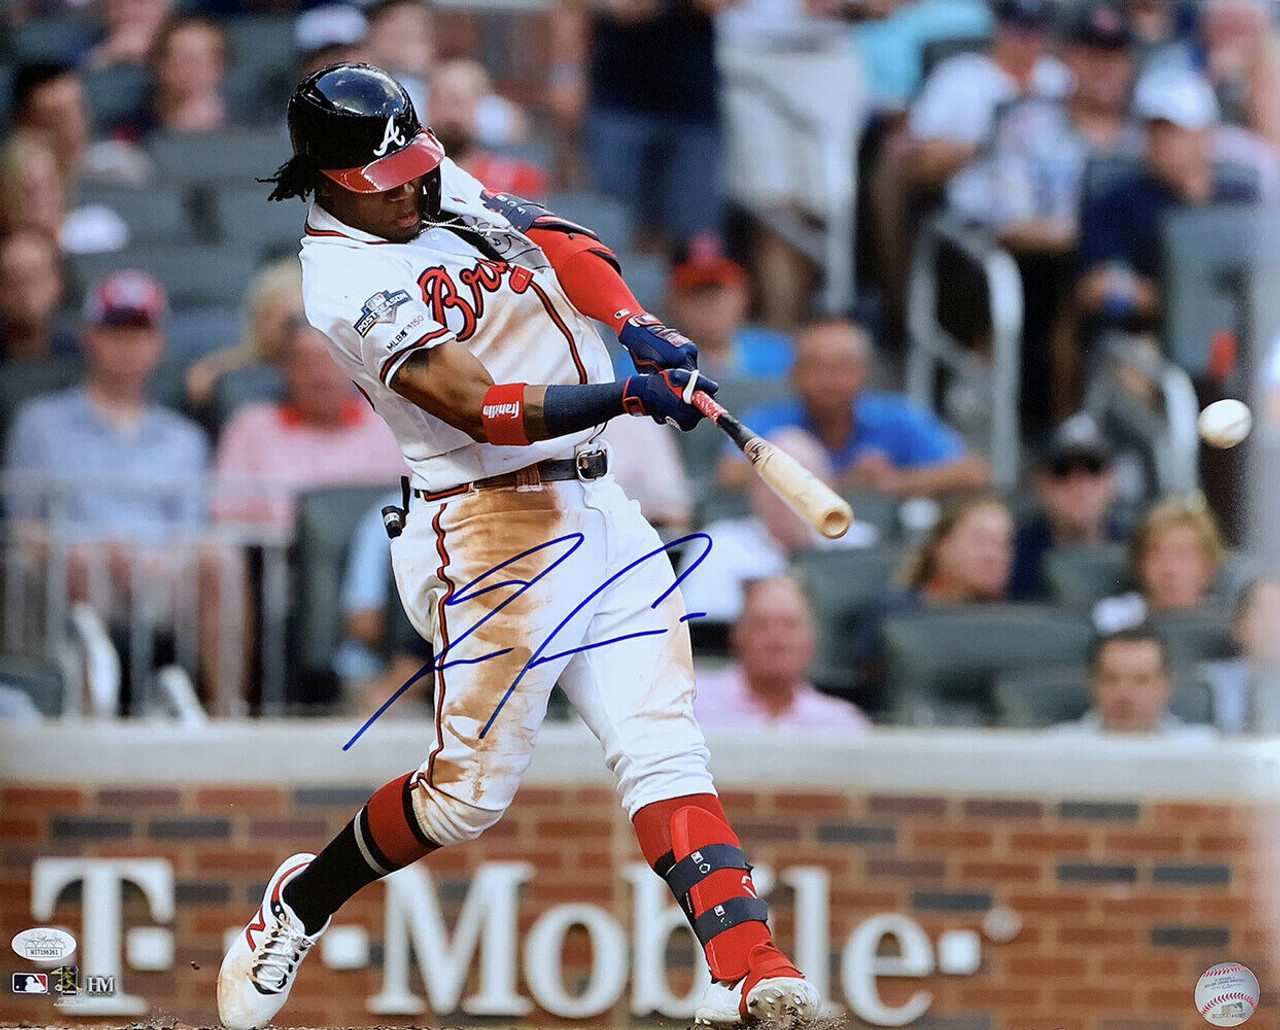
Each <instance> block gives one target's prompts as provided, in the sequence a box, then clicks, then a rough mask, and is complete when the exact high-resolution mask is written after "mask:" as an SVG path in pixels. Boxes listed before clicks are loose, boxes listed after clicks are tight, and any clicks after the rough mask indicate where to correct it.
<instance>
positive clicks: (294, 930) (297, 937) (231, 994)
mask: <svg viewBox="0 0 1280 1030" xmlns="http://www.w3.org/2000/svg"><path fill="white" fill-rule="evenodd" d="M315 857H316V856H315V855H308V854H299V855H291V856H290V857H289V858H286V859H285V860H284V862H283V863H281V865H280V868H279V869H277V870H276V871H275V873H274V874H273V875H272V877H271V879H270V881H268V883H267V890H266V893H265V894H264V895H263V898H262V905H261V907H260V908H259V909H258V914H257V915H256V916H255V917H254V919H253V922H251V923H250V924H249V925H248V926H246V927H245V928H244V930H243V931H242V932H241V933H240V934H239V935H238V936H237V937H236V940H235V943H234V944H232V945H231V949H230V950H229V951H228V952H227V955H226V957H225V958H224V959H223V960H222V968H221V969H219V970H218V1018H219V1019H221V1020H222V1025H223V1026H225V1027H228V1028H229V1030H254V1028H255V1027H260V1026H265V1025H266V1024H267V1023H269V1022H270V1021H271V1019H272V1017H274V1016H275V1014H276V1013H277V1012H279V1011H280V1010H281V1009H282V1008H283V1007H284V1003H285V1002H286V1001H287V1000H288V999H289V992H290V991H291V990H292V989H293V981H294V978H295V977H296V976H297V975H298V967H299V966H300V965H301V964H302V960H303V959H304V958H306V955H307V952H308V951H310V950H311V946H312V945H313V944H315V942H316V941H317V940H318V939H319V937H320V934H322V933H324V931H325V928H326V927H327V926H328V925H329V924H328V923H325V924H324V926H322V927H321V928H320V929H319V930H318V931H316V933H315V934H313V935H312V936H310V937H308V936H307V934H306V933H305V932H304V931H303V927H302V920H301V919H299V918H298V917H297V916H296V915H294V913H293V910H292V909H291V908H289V906H288V905H286V904H285V903H284V899H283V898H282V897H281V891H282V889H283V888H284V885H285V884H286V883H288V882H289V880H290V879H292V878H293V877H294V876H296V875H297V874H298V873H300V872H301V871H302V870H303V869H305V868H306V867H307V866H308V865H309V864H310V863H311V860H312V859H314V858H315Z"/></svg>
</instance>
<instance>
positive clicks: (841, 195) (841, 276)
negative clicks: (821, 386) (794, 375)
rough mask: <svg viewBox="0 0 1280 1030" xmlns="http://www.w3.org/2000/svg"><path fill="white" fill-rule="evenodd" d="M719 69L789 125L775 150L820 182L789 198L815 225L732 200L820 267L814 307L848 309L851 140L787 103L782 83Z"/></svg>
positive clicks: (827, 310) (853, 197)
mask: <svg viewBox="0 0 1280 1030" xmlns="http://www.w3.org/2000/svg"><path fill="white" fill-rule="evenodd" d="M724 74H725V78H726V80H727V83H728V85H729V86H730V87H731V88H734V89H739V90H744V91H746V92H749V93H752V94H754V95H755V97H756V99H757V100H759V101H760V102H761V103H763V104H765V105H766V106H768V107H771V108H772V109H773V110H774V111H775V112H777V113H778V114H780V115H781V116H782V118H783V120H784V121H785V122H786V124H787V125H788V126H789V127H790V128H791V129H792V137H791V139H790V140H789V141H788V145H786V146H784V147H780V148H779V150H780V154H781V155H782V156H785V157H786V158H787V159H788V160H790V161H791V162H792V164H793V165H794V167H795V168H796V169H798V170H800V171H802V172H806V173H813V174H814V176H815V177H816V178H817V179H818V180H819V181H815V182H813V189H812V190H811V191H810V192H809V193H808V194H807V195H804V196H795V197H792V198H789V199H790V202H791V203H792V204H793V205H794V207H795V208H796V209H797V210H804V211H806V212H807V213H809V214H811V215H813V216H814V217H815V218H816V219H818V225H816V226H810V225H808V224H807V223H806V222H805V221H804V220H803V219H801V218H800V217H798V216H797V214H796V211H793V210H786V209H783V208H776V207H771V206H767V205H761V204H758V203H755V202H752V201H751V200H750V198H745V197H735V198H734V199H735V200H738V201H739V202H741V203H743V204H744V205H745V206H746V207H747V208H748V209H749V210H750V211H751V213H752V215H754V216H755V217H756V218H758V219H759V220H760V221H761V222H762V223H763V224H764V225H766V226H768V227H769V228H770V229H772V230H773V231H774V232H776V233H777V234H778V235H779V236H781V237H782V238H783V239H785V240H786V241H787V242H788V243H790V244H791V245H792V246H793V247H795V248H796V249H797V250H799V251H801V253H803V254H805V255H806V256H807V257H809V258H810V259H811V260H812V261H814V262H815V263H816V264H817V265H818V266H819V268H821V270H822V288H821V290H820V292H819V294H818V307H819V308H820V309H821V310H822V311H824V312H825V313H827V314H846V313H848V312H849V311H851V310H852V309H853V303H854V271H855V266H854V253H853V247H854V228H855V226H854V215H855V204H856V191H855V189H854V174H855V171H856V154H855V143H856V141H855V140H853V139H832V138H831V134H830V133H829V132H827V131H826V128H825V127H824V126H823V125H821V124H820V123H819V122H817V121H815V120H814V119H813V118H812V117H810V115H809V114H808V113H806V112H805V111H803V110H801V109H800V108H798V107H797V106H796V105H795V104H793V103H792V102H791V99H790V98H789V97H788V95H787V91H786V89H785V86H784V85H783V84H780V83H778V82H775V81H773V80H772V79H770V78H769V77H767V76H765V75H762V74H759V73H755V72H751V71H747V70H743V69H726V70H725V72H724ZM797 178H802V176H798V177H797ZM815 197H821V198H823V200H824V203H821V204H815V203H814V198H815Z"/></svg>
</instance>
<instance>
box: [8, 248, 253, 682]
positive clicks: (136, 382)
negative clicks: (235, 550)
mask: <svg viewBox="0 0 1280 1030" xmlns="http://www.w3.org/2000/svg"><path fill="white" fill-rule="evenodd" d="M167 313H168V305H167V302H166V299H165V294H164V289H163V287H161V285H160V283H158V282H157V281H156V280H155V279H154V278H152V277H151V276H150V275H148V274H147V273H146V272H141V271H138V270H136V269H124V270H120V271H116V272H111V273H109V274H108V275H106V276H104V277H103V278H102V279H101V280H100V281H99V282H97V283H95V284H94V286H93V287H92V288H91V289H90V290H89V293H88V296H87V297H86V299H85V305H84V317H83V327H82V332H81V346H82V349H83V351H84V360H85V372H84V377H83V379H82V381H81V382H80V383H79V384H78V385H76V386H73V387H71V388H70V389H68V390H65V391H62V392H60V393H54V394H50V395H48V396H44V397H37V398H35V399H34V400H31V401H29V402H28V403H27V404H26V405H24V406H23V407H22V408H21V409H19V411H18V414H17V416H16V418H15V420H14V423H13V426H12V428H11V429H10V431H9V435H8V438H7V440H6V447H5V470H6V471H8V472H14V473H25V474H26V475H27V476H28V477H30V479H29V482H30V489H29V490H26V489H24V491H23V492H22V493H21V494H20V495H18V496H15V497H13V498H12V500H11V502H10V512H11V514H13V515H15V516H16V517H18V518H19V519H20V520H21V522H20V527H21V532H23V533H24V534H25V535H26V539H27V540H28V542H29V543H30V544H31V546H32V548H33V550H34V552H35V553H38V554H45V553H48V550H49V548H50V547H51V546H52V543H53V542H55V541H56V542H59V543H61V544H62V545H64V546H66V547H67V548H68V549H67V553H66V557H67V567H68V573H67V576H68V583H67V590H68V595H69V597H70V599H71V600H73V601H75V600H88V601H89V602H90V603H92V604H93V606H94V607H95V609H97V610H98V611H99V613H100V614H101V615H102V616H103V617H104V618H105V619H106V620H107V622H108V623H109V624H110V625H112V627H113V628H116V629H121V630H124V629H125V628H126V627H127V625H128V622H129V620H130V619H132V618H141V617H147V618H151V617H152V616H151V615H146V612H145V610H147V609H150V610H151V611H152V615H154V619H153V624H152V625H150V626H149V627H147V628H148V629H150V630H155V631H158V632H159V633H160V634H161V635H167V634H168V632H169V628H170V625H171V622H172V613H171V612H164V611H160V612H159V613H158V614H157V613H155V611H154V610H155V609H156V608H157V607H163V605H162V604H161V603H160V601H159V600H158V599H161V598H165V597H169V598H173V597H174V596H175V594H174V587H175V584H176V583H178V582H179V581H180V580H181V579H182V578H183V577H189V576H190V575H191V567H192V563H193V562H194V563H197V564H198V565H199V568H200V584H199V586H200V591H201V595H200V596H201V598H202V600H203V601H205V602H207V603H202V604H201V605H200V621H201V625H200V628H199V651H200V668H201V671H202V672H203V673H204V675H205V676H206V678H207V679H208V680H209V681H210V682H211V683H212V682H214V681H215V679H216V681H217V682H219V683H221V684H222V686H223V688H224V689H225V690H227V691H230V692H233V693H236V694H238V690H239V686H238V682H237V677H238V671H237V669H236V668H232V667H235V666H238V662H237V661H231V662H229V663H228V665H229V666H231V667H229V668H227V669H224V670H220V671H221V673H222V675H219V676H217V677H216V678H215V676H214V673H215V669H217V664H216V663H217V655H218V626H217V622H218V620H217V615H218V607H219V606H218V604H217V599H218V597H219V591H234V592H236V594H237V598H238V596H239V594H238V592H239V590H240V589H241V586H240V584H239V581H238V579H237V577H236V576H235V575H234V574H232V575H230V577H229V580H228V581H227V582H223V581H222V575H223V573H225V572H228V571H230V569H231V566H230V565H228V566H226V567H225V568H224V567H223V566H222V557H220V556H218V555H215V554H213V553H212V552H211V551H210V550H209V549H208V548H207V547H206V546H205V543H204V541H202V540H201V539H200V534H201V526H202V523H203V521H204V497H203V492H202V490H201V483H200V481H201V477H203V475H204V474H205V472H206V470H207V469H208V466H209V444H208V441H207V440H206V439H205V436H204V433H203V431H202V430H201V429H200V428H199V427H198V426H197V425H196V424H195V423H194V422H191V421H190V420H188V419H186V418H185V417H183V416H182V415H180V414H178V413H177V412H176V411H171V410H169V409H168V408H165V407H162V406H160V405H158V404H155V403H153V402H152V401H151V400H150V399H149V398H148V395H147V388H148V384H149V381H150V379H151V374H152V373H153V372H154V371H155V368H156V365H157V364H158V363H159V361H160V358H161V355H162V354H163V352H164V343H165V319H166V316H167ZM55 501H56V504H55V503H54V502H55ZM232 581H235V582H232ZM221 596H222V599H223V600H224V601H226V603H227V604H228V605H230V606H232V607H235V609H236V610H237V611H239V610H240V609H239V607H237V605H238V600H237V599H232V600H228V599H227V594H226V593H223V594H222V595H221ZM144 597H145V598H147V604H142V603H141V602H142V600H143V599H144ZM121 636H122V639H125V640H128V639H129V638H130V637H131V636H133V635H132V634H131V633H125V632H122V633H121ZM135 639H136V638H135ZM126 682H128V681H126ZM129 686H131V687H132V688H133V689H134V690H136V686H137V685H136V684H129ZM133 700H134V701H137V700H138V699H137V698H136V697H135V698H133Z"/></svg>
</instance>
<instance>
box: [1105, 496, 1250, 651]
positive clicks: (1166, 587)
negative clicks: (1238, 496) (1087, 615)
mask: <svg viewBox="0 0 1280 1030" xmlns="http://www.w3.org/2000/svg"><path fill="white" fill-rule="evenodd" d="M1225 558H1226V547H1225V545H1224V544H1223V542H1222V530H1221V529H1220V528H1219V526H1218V520H1217V519H1216V518H1215V517H1214V515H1213V512H1212V511H1210V510H1209V505H1208V503H1207V502H1206V501H1205V498H1204V494H1202V493H1200V492H1199V491H1198V490H1197V491H1196V492H1194V493H1190V494H1185V495H1180V496H1175V497H1167V498H1165V499H1164V500H1162V501H1160V502H1159V503H1157V504H1156V505H1155V506H1154V507H1153V508H1152V509H1151V510H1150V511H1148V512H1147V515H1146V517H1145V518H1144V519H1143V520H1142V522H1141V524H1140V525H1139V526H1138V528H1137V530H1135V531H1134V534H1133V538H1132V540H1131V541H1130V544H1129V572H1130V576H1131V578H1132V580H1133V583H1134V586H1135V587H1136V589H1135V590H1133V591H1131V592H1129V593H1127V594H1120V595H1117V596H1115V597H1108V598H1104V599H1103V600H1101V601H1099V602H1098V603H1097V604H1096V605H1095V606H1094V609H1093V621H1094V624H1095V625H1096V626H1097V627H1098V630H1099V632H1104V633H1105V632H1114V631H1116V630H1119V629H1124V628H1127V627H1128V626H1132V625H1137V624H1138V623H1140V622H1142V621H1144V620H1145V619H1146V618H1147V617H1148V616H1150V615H1158V614H1160V613H1161V612H1174V611H1190V610H1192V609H1195V608H1198V607H1199V606H1200V605H1201V604H1203V603H1204V602H1205V601H1206V600H1207V599H1208V597H1209V596H1210V592H1211V588H1212V586H1213V581H1214V579H1215V577H1216V576H1217V575H1218V572H1219V571H1220V570H1221V568H1222V563H1223V560H1224V559H1225Z"/></svg>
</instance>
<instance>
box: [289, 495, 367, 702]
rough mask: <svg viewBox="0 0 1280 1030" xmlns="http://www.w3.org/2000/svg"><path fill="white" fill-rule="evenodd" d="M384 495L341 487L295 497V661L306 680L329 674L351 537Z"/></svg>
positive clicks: (338, 632)
mask: <svg viewBox="0 0 1280 1030" xmlns="http://www.w3.org/2000/svg"><path fill="white" fill-rule="evenodd" d="M386 493H387V487H386V486H372V487H369V486H344V487H331V488H326V489H323V490H312V491H308V492H307V493H304V494H302V495H301V496H300V497H299V498H298V508H297V511H298V516H297V555H298V560H297V562H296V564H295V565H294V566H293V567H294V569H295V570H296V577H295V581H294V614H295V618H296V632H295V633H294V634H293V639H294V642H295V643H294V647H295V653H294V656H293V657H294V661H295V663H296V666H297V670H298V672H299V673H300V675H302V676H304V677H305V676H323V675H325V674H328V675H330V676H332V674H333V656H334V652H335V651H336V649H337V647H338V643H339V642H340V640H341V637H342V609H341V604H340V598H341V595H342V577H343V574H344V572H345V570H346V563H347V552H348V550H349V549H350V545H351V537H352V534H353V533H354V532H355V528H356V525H357V524H358V523H359V521H360V519H361V518H363V517H364V515H365V513H366V512H367V511H368V510H369V509H370V508H371V507H373V505H374V504H375V503H377V501H378V500H379V498H381V497H382V496H383V495H385V494H386Z"/></svg>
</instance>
